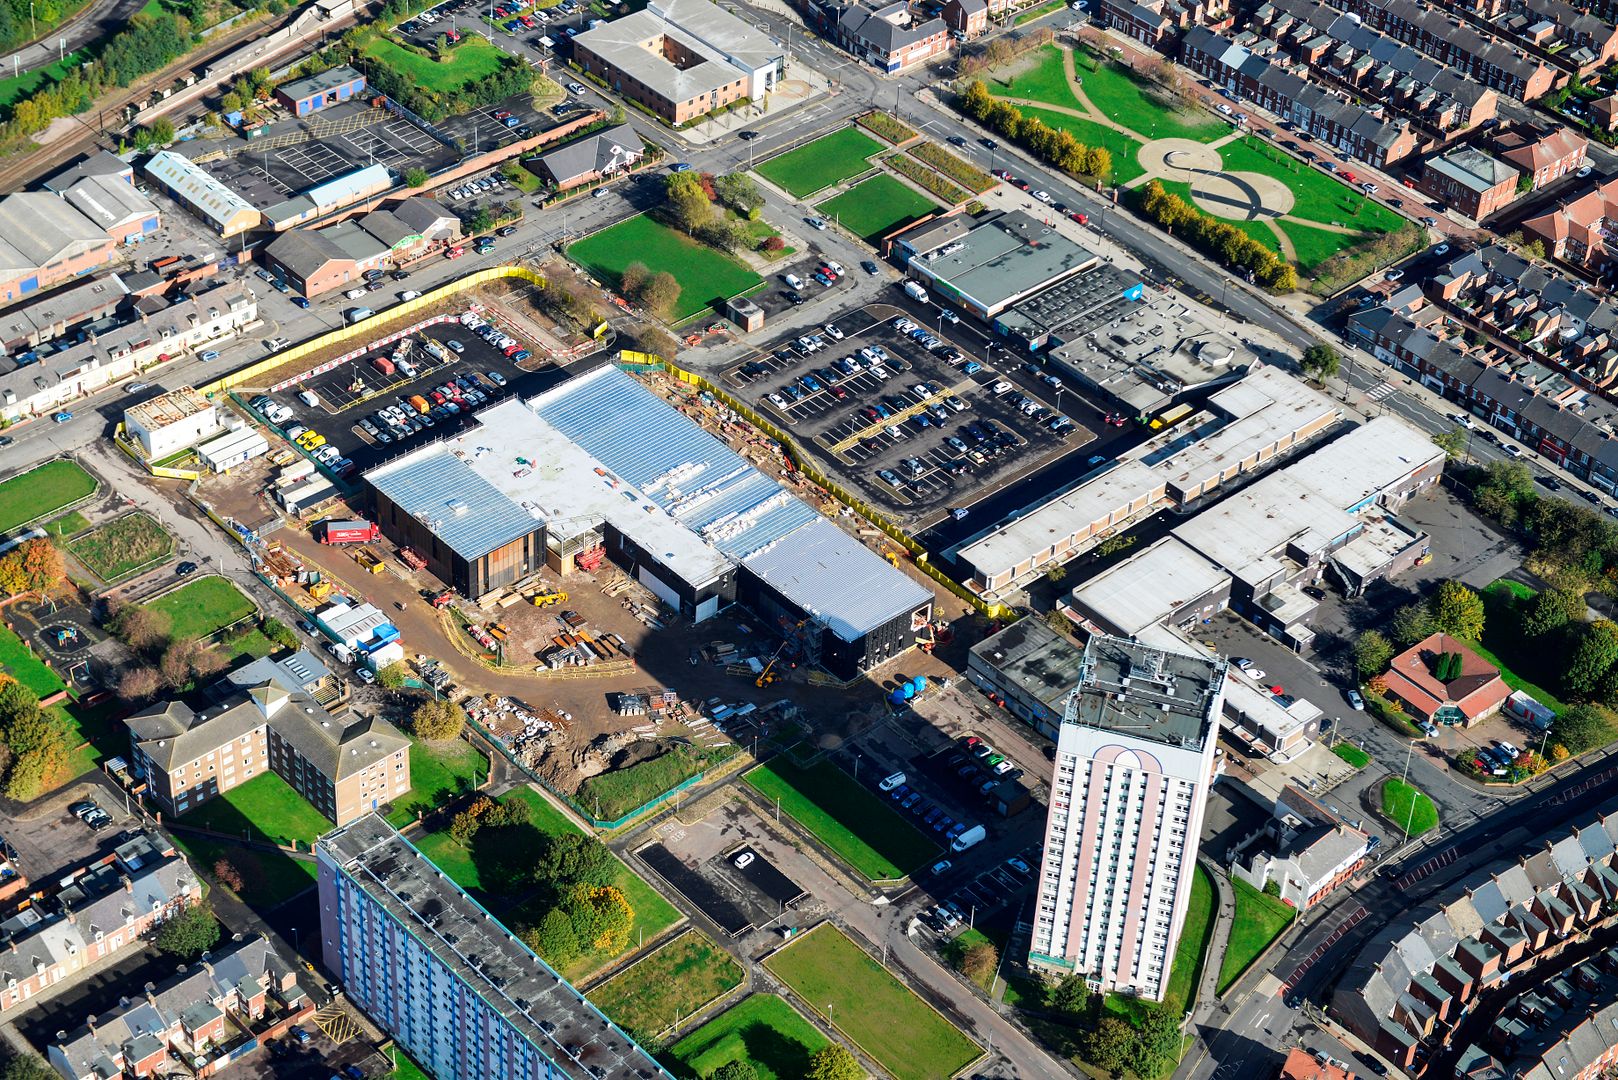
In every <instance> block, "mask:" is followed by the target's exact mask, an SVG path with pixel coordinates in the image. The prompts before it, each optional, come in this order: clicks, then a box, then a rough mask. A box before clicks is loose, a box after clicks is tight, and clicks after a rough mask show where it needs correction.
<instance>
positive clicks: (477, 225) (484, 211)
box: [462, 206, 494, 236]
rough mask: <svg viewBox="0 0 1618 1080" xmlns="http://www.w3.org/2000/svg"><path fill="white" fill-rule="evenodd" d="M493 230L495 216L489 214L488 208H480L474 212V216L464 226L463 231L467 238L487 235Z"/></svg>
mask: <svg viewBox="0 0 1618 1080" xmlns="http://www.w3.org/2000/svg"><path fill="white" fill-rule="evenodd" d="M492 228H494V215H493V214H491V213H489V208H488V207H487V206H480V207H478V208H477V209H476V210H474V211H472V216H471V217H469V218H467V219H466V221H465V222H463V224H462V229H463V231H464V232H465V233H466V235H467V236H476V235H478V234H479V233H486V232H488V231H489V230H490V229H492Z"/></svg>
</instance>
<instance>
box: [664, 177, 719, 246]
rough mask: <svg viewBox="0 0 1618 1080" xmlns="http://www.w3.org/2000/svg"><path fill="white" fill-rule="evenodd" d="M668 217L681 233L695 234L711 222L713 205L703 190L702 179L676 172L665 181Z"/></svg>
mask: <svg viewBox="0 0 1618 1080" xmlns="http://www.w3.org/2000/svg"><path fill="white" fill-rule="evenodd" d="M666 184H667V188H666V207H667V210H668V217H669V220H670V222H671V223H672V224H673V225H674V227H675V228H677V229H679V230H680V231H681V232H685V233H691V234H695V233H696V231H697V230H698V229H700V228H702V227H703V226H704V225H706V224H708V222H710V221H712V220H713V203H712V202H710V201H709V199H708V193H707V192H706V191H704V190H703V187H702V177H701V176H700V175H698V174H697V173H694V172H678V173H673V174H671V175H670V176H669V178H668V180H667V181H666Z"/></svg>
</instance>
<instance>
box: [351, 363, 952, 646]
mask: <svg viewBox="0 0 1618 1080" xmlns="http://www.w3.org/2000/svg"><path fill="white" fill-rule="evenodd" d="M477 421H478V422H477V423H476V424H473V425H472V426H470V427H468V428H466V429H464V430H463V431H461V432H460V433H459V434H457V435H455V436H453V437H451V438H447V439H444V440H441V441H439V442H436V443H433V444H431V445H429V446H425V447H423V448H421V449H420V450H416V451H414V452H412V453H409V454H406V455H404V456H402V457H399V458H397V459H395V460H393V461H391V462H388V463H387V464H385V465H382V466H379V467H378V468H376V469H373V470H371V471H370V472H368V473H367V474H366V475H365V479H366V482H367V484H368V485H369V487H370V489H371V490H372V491H373V492H374V495H375V499H376V521H377V523H378V524H379V525H380V526H381V527H382V530H383V531H384V532H385V533H387V535H388V536H389V537H390V538H391V539H393V540H394V541H396V542H398V543H400V544H407V545H409V546H410V547H412V548H414V549H415V550H416V551H417V552H420V553H421V554H422V556H423V557H424V558H425V559H426V560H427V562H428V565H429V568H430V569H432V570H433V572H434V573H436V574H438V575H439V576H440V577H441V578H443V580H444V581H446V582H447V583H449V584H450V585H452V586H453V587H454V588H455V589H457V590H458V591H460V592H462V593H464V594H465V595H467V596H468V597H471V598H473V599H476V598H478V597H481V596H482V595H484V594H486V593H488V592H490V591H492V590H494V589H498V588H502V587H505V586H509V585H512V584H514V583H516V582H518V581H520V580H522V579H523V578H525V577H527V576H529V575H531V574H534V573H537V572H538V571H539V569H540V568H541V565H542V564H544V565H548V566H549V567H550V568H551V569H552V570H553V571H555V572H557V573H566V572H568V571H570V570H572V569H574V568H575V566H576V565H577V566H580V567H581V568H585V569H589V568H590V567H589V566H588V565H585V560H586V559H587V558H590V557H592V556H594V557H596V558H599V557H600V553H602V552H604V553H605V555H606V556H607V557H609V558H611V559H612V560H613V561H614V562H615V563H617V564H618V565H620V566H622V567H623V568H624V570H625V572H626V573H628V574H629V575H630V576H631V577H633V578H634V579H635V580H636V581H638V582H640V583H641V584H642V585H644V586H645V587H646V588H647V589H649V590H650V591H651V592H653V593H655V594H656V595H657V596H658V598H659V599H660V600H662V601H663V603H665V604H667V605H668V606H669V607H670V608H671V609H674V610H677V611H679V612H680V613H681V614H683V615H686V616H688V617H690V618H691V619H693V620H695V621H697V622H701V621H702V620H704V619H707V618H710V617H711V616H713V615H714V614H715V613H717V612H718V611H719V609H720V608H721V607H725V606H728V605H730V604H732V603H741V604H744V605H746V606H747V607H749V608H751V609H752V610H753V611H755V612H757V613H758V614H759V615H760V616H761V617H762V618H765V619H768V620H770V621H772V622H778V621H780V620H785V621H786V623H787V624H788V625H797V624H800V623H808V624H810V625H813V626H817V627H819V628H821V633H820V642H819V646H820V647H819V658H820V663H821V664H822V665H823V666H824V667H825V668H826V669H827V670H829V671H831V672H833V673H834V674H837V675H840V676H842V677H845V678H846V677H852V676H853V675H855V674H858V673H859V672H862V671H865V670H868V669H869V668H871V667H874V666H875V665H877V664H880V663H882V662H884V661H885V660H888V659H890V658H892V657H893V656H896V655H898V654H899V653H900V652H902V651H904V650H905V649H907V648H909V647H910V646H912V645H914V644H915V643H916V639H917V636H918V634H922V633H924V632H925V631H926V628H927V625H928V623H929V620H930V618H931V615H932V601H933V597H932V593H931V592H930V591H929V590H928V589H926V588H924V587H923V586H922V585H920V584H918V583H917V582H916V581H914V580H912V579H911V578H910V577H908V576H907V575H906V574H904V573H903V572H902V571H901V570H898V569H896V568H895V567H893V566H890V565H888V563H887V562H885V561H884V560H883V559H882V558H881V557H880V556H878V555H877V554H876V553H874V552H872V551H871V550H870V549H868V548H866V547H865V546H864V545H863V544H861V543H859V541H858V540H856V539H855V538H854V537H852V536H850V535H849V534H848V533H846V532H844V531H843V530H842V529H840V528H838V527H837V526H836V525H835V524H833V523H832V522H830V521H828V520H827V519H826V518H825V517H823V516H822V515H821V514H820V513H819V512H818V511H817V510H815V509H814V508H813V507H811V506H809V505H808V504H807V503H805V502H804V501H803V500H801V499H800V498H798V497H797V496H796V495H794V494H792V493H791V492H789V491H787V490H785V489H783V488H782V487H781V486H780V485H779V484H778V483H776V482H775V481H774V480H772V479H770V478H769V477H768V476H765V475H764V474H763V473H761V472H759V471H758V470H757V469H756V468H754V467H753V465H751V464H750V463H749V462H747V461H746V460H745V459H744V458H742V457H741V456H740V455H738V454H737V453H736V452H735V451H734V450H732V449H730V447H728V446H726V445H725V444H724V443H723V442H721V441H720V440H719V439H716V438H715V437H714V436H713V435H711V434H709V433H708V432H707V431H704V430H703V429H702V428H701V427H699V426H698V425H696V424H694V423H693V422H692V421H690V420H689V419H687V418H686V417H685V416H683V415H681V413H680V412H679V411H678V410H676V409H675V408H673V407H672V406H671V405H669V404H668V403H667V402H665V401H664V400H662V399H661V398H659V397H658V396H657V395H656V394H654V393H653V392H652V391H651V390H649V389H647V388H646V387H645V386H643V385H642V384H641V383H640V382H638V381H636V380H635V379H634V378H632V377H631V376H629V375H628V374H626V373H625V372H623V371H621V370H620V369H618V368H616V367H612V366H606V367H602V368H599V369H597V370H595V371H593V372H590V373H588V374H586V375H583V376H580V377H579V378H577V379H572V380H570V381H568V382H566V383H563V384H562V385H560V386H557V387H555V388H553V389H552V390H550V391H547V392H546V393H544V394H542V395H540V396H539V397H536V398H532V399H530V400H528V401H520V400H517V399H509V400H507V401H504V402H502V403H500V404H498V405H495V406H492V407H490V408H489V409H486V410H484V411H483V412H481V413H479V414H478V416H477Z"/></svg>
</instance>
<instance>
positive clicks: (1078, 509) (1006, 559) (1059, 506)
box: [960, 461, 1164, 574]
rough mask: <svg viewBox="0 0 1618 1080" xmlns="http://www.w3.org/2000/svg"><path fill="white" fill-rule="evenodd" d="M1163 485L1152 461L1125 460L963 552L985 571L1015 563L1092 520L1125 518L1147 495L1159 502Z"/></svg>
mask: <svg viewBox="0 0 1618 1080" xmlns="http://www.w3.org/2000/svg"><path fill="white" fill-rule="evenodd" d="M1163 489H1164V485H1163V481H1162V480H1161V479H1160V478H1159V477H1158V475H1157V473H1156V472H1154V471H1153V470H1152V469H1151V468H1150V467H1149V466H1146V465H1143V464H1141V463H1140V462H1138V461H1120V462H1118V464H1117V465H1116V466H1115V467H1114V468H1111V469H1108V470H1107V471H1106V472H1104V473H1102V474H1101V475H1100V476H1097V477H1095V478H1094V479H1093V480H1089V481H1086V482H1085V483H1083V484H1080V485H1079V486H1078V487H1076V488H1074V489H1073V490H1072V491H1070V492H1068V493H1067V494H1065V495H1062V496H1060V497H1058V498H1056V499H1052V500H1051V501H1050V502H1048V503H1046V504H1045V505H1044V506H1041V507H1039V508H1038V509H1036V510H1032V511H1030V512H1029V513H1027V514H1024V515H1023V516H1022V517H1020V518H1018V519H1017V520H1015V521H1012V522H1009V523H1008V524H1005V525H1002V526H1000V527H999V528H997V529H995V530H994V531H993V532H991V533H989V534H988V535H987V536H985V537H983V538H982V539H981V540H974V541H972V542H971V543H970V544H967V545H965V546H964V547H962V548H961V550H960V556H961V558H963V559H965V560H966V561H967V562H969V563H971V564H972V566H974V567H976V568H977V569H978V570H979V571H980V572H981V573H984V574H993V573H998V572H1000V571H1002V570H1007V569H1011V568H1012V567H1014V566H1016V565H1017V564H1018V563H1020V562H1022V561H1023V560H1024V559H1029V558H1033V557H1034V556H1036V555H1038V554H1039V553H1040V552H1042V551H1044V550H1046V549H1047V548H1049V547H1051V546H1052V545H1054V544H1056V543H1057V542H1058V541H1060V540H1064V539H1066V538H1067V537H1070V536H1072V535H1073V534H1074V533H1077V532H1083V531H1085V530H1086V529H1088V528H1089V527H1090V526H1091V525H1094V524H1096V523H1098V522H1099V523H1102V524H1112V523H1116V522H1118V521H1122V520H1123V519H1124V518H1126V517H1128V516H1129V515H1130V507H1131V506H1132V505H1133V504H1135V503H1136V502H1138V501H1139V500H1141V499H1142V498H1146V499H1148V500H1149V501H1151V502H1154V503H1155V502H1156V501H1157V500H1158V499H1161V498H1162V497H1163Z"/></svg>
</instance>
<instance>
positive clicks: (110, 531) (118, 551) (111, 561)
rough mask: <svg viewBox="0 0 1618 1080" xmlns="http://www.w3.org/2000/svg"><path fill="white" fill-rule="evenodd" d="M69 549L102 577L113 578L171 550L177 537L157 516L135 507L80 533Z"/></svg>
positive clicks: (103, 578)
mask: <svg viewBox="0 0 1618 1080" xmlns="http://www.w3.org/2000/svg"><path fill="white" fill-rule="evenodd" d="M67 550H68V551H69V552H71V553H72V555H73V557H74V558H75V559H77V560H79V562H81V563H83V564H84V565H85V566H86V567H87V568H88V569H89V570H90V572H91V573H92V574H95V575H96V576H97V577H99V578H100V579H101V580H102V581H106V582H113V581H117V580H118V579H119V578H122V577H124V576H125V575H127V574H129V573H131V572H133V571H135V570H139V569H141V568H142V567H144V566H146V565H148V564H150V563H153V562H155V561H156V560H158V559H160V558H163V557H164V556H166V555H168V554H169V553H171V552H172V551H173V550H174V540H173V538H172V537H170V536H169V534H168V531H167V530H166V529H164V528H163V526H161V525H159V524H158V523H157V519H156V518H154V517H152V515H150V514H148V513H145V512H144V511H141V510H136V511H135V512H134V513H131V514H125V515H124V516H123V517H121V518H116V519H114V520H112V521H109V522H107V523H106V524H105V525H99V526H97V527H96V528H94V529H92V530H91V531H90V532H88V533H85V534H84V535H83V536H80V537H78V538H77V539H75V540H73V541H72V542H71V543H69V544H68V545H67Z"/></svg>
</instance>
